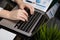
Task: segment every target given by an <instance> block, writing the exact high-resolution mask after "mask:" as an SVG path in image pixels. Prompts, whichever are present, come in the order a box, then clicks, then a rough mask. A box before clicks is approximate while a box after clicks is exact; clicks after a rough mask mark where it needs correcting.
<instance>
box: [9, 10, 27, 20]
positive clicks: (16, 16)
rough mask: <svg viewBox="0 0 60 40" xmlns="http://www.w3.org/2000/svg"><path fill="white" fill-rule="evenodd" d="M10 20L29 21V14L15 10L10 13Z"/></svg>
mask: <svg viewBox="0 0 60 40" xmlns="http://www.w3.org/2000/svg"><path fill="white" fill-rule="evenodd" d="M8 19H11V20H22V21H28V14H27V13H26V12H25V11H24V10H20V9H19V10H13V11H10V14H9V18H8Z"/></svg>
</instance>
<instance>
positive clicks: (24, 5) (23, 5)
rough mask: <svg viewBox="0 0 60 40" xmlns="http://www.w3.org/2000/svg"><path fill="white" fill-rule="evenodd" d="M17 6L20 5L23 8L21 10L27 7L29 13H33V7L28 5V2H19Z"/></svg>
mask: <svg viewBox="0 0 60 40" xmlns="http://www.w3.org/2000/svg"><path fill="white" fill-rule="evenodd" d="M19 7H20V8H21V9H23V10H24V8H25V7H27V8H29V10H30V13H31V14H34V8H33V7H32V6H31V5H29V4H26V3H21V4H20V5H19Z"/></svg>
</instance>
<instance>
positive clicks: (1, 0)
mask: <svg viewBox="0 0 60 40" xmlns="http://www.w3.org/2000/svg"><path fill="white" fill-rule="evenodd" d="M6 4H7V2H6V1H5V0H0V7H2V8H4V7H5V6H6Z"/></svg>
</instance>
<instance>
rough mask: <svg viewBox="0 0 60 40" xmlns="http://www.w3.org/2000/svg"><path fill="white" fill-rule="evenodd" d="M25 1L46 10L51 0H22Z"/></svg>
mask: <svg viewBox="0 0 60 40" xmlns="http://www.w3.org/2000/svg"><path fill="white" fill-rule="evenodd" d="M24 2H25V3H28V4H30V5H32V6H33V7H34V8H36V9H38V10H41V11H43V12H46V10H47V9H48V7H49V6H50V4H51V3H52V0H24Z"/></svg>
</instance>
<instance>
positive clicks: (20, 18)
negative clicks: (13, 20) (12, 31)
mask: <svg viewBox="0 0 60 40" xmlns="http://www.w3.org/2000/svg"><path fill="white" fill-rule="evenodd" d="M17 19H18V20H22V21H25V19H24V18H23V17H19V18H17Z"/></svg>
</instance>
